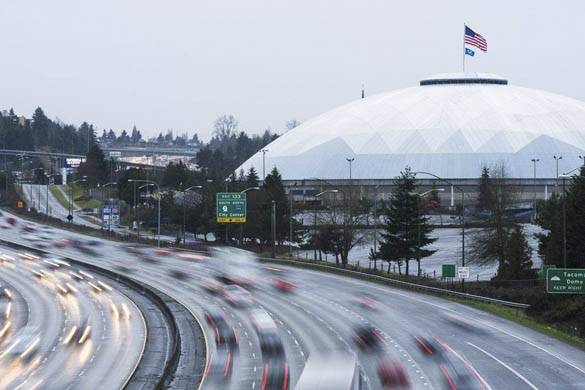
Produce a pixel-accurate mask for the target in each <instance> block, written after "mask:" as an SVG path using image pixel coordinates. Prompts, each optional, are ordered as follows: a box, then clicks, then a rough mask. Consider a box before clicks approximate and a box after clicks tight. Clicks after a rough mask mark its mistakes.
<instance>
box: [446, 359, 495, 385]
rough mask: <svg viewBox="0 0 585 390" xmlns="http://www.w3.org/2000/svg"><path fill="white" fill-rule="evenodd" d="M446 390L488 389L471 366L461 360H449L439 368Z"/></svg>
mask: <svg viewBox="0 0 585 390" xmlns="http://www.w3.org/2000/svg"><path fill="white" fill-rule="evenodd" d="M439 368H440V370H441V373H442V374H443V389H445V390H452V389H457V390H480V389H482V390H484V389H485V388H486V387H485V385H484V384H483V383H482V382H481V380H480V379H479V376H478V375H477V374H476V373H475V372H474V371H473V369H472V368H471V366H469V365H468V364H467V363H465V362H463V361H462V360H460V359H459V358H453V359H449V360H447V361H445V362H443V364H441V365H440V366H439Z"/></svg>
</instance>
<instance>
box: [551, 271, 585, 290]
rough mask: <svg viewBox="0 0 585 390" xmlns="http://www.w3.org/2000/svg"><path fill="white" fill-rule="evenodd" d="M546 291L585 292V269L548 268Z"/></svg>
mask: <svg viewBox="0 0 585 390" xmlns="http://www.w3.org/2000/svg"><path fill="white" fill-rule="evenodd" d="M546 292H547V293H549V294H585V269H576V268H548V269H547V271H546Z"/></svg>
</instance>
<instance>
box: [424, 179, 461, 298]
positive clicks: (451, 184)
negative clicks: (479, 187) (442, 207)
mask: <svg viewBox="0 0 585 390" xmlns="http://www.w3.org/2000/svg"><path fill="white" fill-rule="evenodd" d="M419 173H420V174H423V175H429V176H432V177H434V178H436V179H438V180H441V181H442V182H444V183H447V184H448V185H450V186H452V187H453V188H456V189H458V190H459V191H461V266H462V267H465V191H463V188H461V187H459V186H456V185H455V184H453V183H451V182H450V181H448V180H445V179H443V178H442V177H439V176H437V175H435V174H434V173H430V172H422V171H419V172H412V174H413V175H415V176H416V175H417V174H419ZM461 290H462V291H463V292H465V279H461Z"/></svg>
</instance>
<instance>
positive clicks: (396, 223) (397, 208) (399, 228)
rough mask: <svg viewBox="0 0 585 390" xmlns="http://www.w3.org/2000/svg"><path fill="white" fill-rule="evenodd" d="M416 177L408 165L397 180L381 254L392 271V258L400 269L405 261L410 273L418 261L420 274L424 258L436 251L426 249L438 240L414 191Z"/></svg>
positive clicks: (386, 222) (407, 270)
mask: <svg viewBox="0 0 585 390" xmlns="http://www.w3.org/2000/svg"><path fill="white" fill-rule="evenodd" d="M414 179H415V177H414V175H413V174H412V172H411V170H410V168H409V167H407V168H406V169H405V170H404V171H403V172H402V173H401V176H400V177H399V178H398V180H397V181H396V188H395V189H394V190H393V191H392V203H391V205H390V207H387V208H386V209H385V211H384V217H385V224H384V227H383V228H384V231H383V233H382V234H381V236H382V240H381V243H380V249H379V254H378V256H377V257H378V258H380V259H382V260H384V261H386V262H388V271H389V270H390V263H391V262H392V261H394V262H396V263H397V264H398V266H399V270H400V265H401V263H402V261H405V262H406V274H407V275H408V274H409V261H410V260H411V259H416V260H417V262H418V269H419V274H420V260H421V259H423V258H425V257H428V256H430V255H432V254H433V253H434V251H431V250H428V249H423V248H424V247H426V246H427V245H429V244H431V243H433V242H434V241H435V240H436V239H434V238H431V237H430V233H431V232H432V228H431V227H430V226H429V224H428V219H427V218H426V217H425V216H423V215H421V213H420V207H419V205H418V202H419V196H418V195H416V194H414V190H415V185H414ZM400 272H401V271H400Z"/></svg>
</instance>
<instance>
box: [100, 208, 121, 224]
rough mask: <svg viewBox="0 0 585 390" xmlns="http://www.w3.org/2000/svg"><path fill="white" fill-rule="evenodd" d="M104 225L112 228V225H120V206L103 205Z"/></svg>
mask: <svg viewBox="0 0 585 390" xmlns="http://www.w3.org/2000/svg"><path fill="white" fill-rule="evenodd" d="M102 226H103V227H108V229H110V228H111V227H112V226H115V227H118V226H120V206H118V205H103V206H102Z"/></svg>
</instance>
